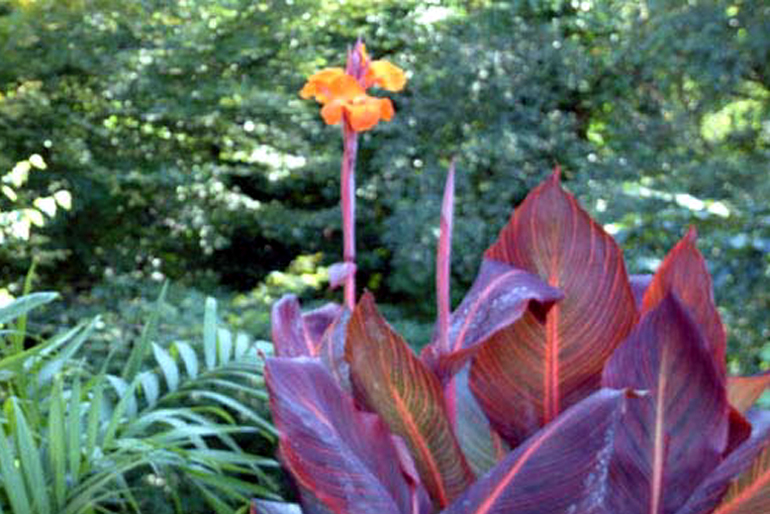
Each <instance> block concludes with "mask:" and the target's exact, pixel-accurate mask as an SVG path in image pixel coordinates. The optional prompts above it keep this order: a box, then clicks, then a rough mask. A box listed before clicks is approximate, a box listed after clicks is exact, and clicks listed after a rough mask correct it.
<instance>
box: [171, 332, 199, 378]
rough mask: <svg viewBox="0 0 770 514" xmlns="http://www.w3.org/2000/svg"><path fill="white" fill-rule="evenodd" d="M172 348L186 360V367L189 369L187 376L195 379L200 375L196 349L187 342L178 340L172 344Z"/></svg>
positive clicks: (183, 360)
mask: <svg viewBox="0 0 770 514" xmlns="http://www.w3.org/2000/svg"><path fill="white" fill-rule="evenodd" d="M172 349H173V350H174V351H176V352H177V353H178V354H179V356H180V357H181V358H182V362H184V367H185V369H186V370H187V376H188V377H190V378H192V379H195V378H197V377H198V356H197V355H196V354H195V350H193V349H192V346H190V345H189V344H187V343H184V342H181V341H180V342H176V343H174V345H173V346H172Z"/></svg>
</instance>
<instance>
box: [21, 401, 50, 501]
mask: <svg viewBox="0 0 770 514" xmlns="http://www.w3.org/2000/svg"><path fill="white" fill-rule="evenodd" d="M13 412H14V418H15V422H16V430H15V435H16V440H17V441H18V444H19V461H20V463H21V470H22V472H23V475H24V478H25V480H26V483H27V487H28V489H29V491H30V493H31V496H32V503H33V505H34V507H36V508H37V512H39V513H40V514H50V512H51V503H50V501H49V498H48V489H47V487H46V477H45V474H44V473H43V464H42V463H41V461H40V452H39V450H38V448H37V446H36V445H35V440H34V437H33V435H32V432H31V431H30V429H29V425H28V424H27V420H26V418H25V417H24V412H23V411H22V410H21V407H20V406H19V402H18V400H13Z"/></svg>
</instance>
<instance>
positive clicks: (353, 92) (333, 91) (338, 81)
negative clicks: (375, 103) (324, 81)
mask: <svg viewBox="0 0 770 514" xmlns="http://www.w3.org/2000/svg"><path fill="white" fill-rule="evenodd" d="M329 95H330V96H331V98H333V99H339V100H342V101H346V102H349V101H353V100H354V99H356V98H358V97H361V96H366V91H364V88H363V87H361V84H359V83H358V81H357V80H356V79H355V78H354V77H351V76H350V75H348V74H342V75H339V76H338V77H336V78H335V79H334V80H333V81H332V82H331V83H330V84H329Z"/></svg>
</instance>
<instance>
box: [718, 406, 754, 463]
mask: <svg viewBox="0 0 770 514" xmlns="http://www.w3.org/2000/svg"><path fill="white" fill-rule="evenodd" d="M728 398H729V393H728ZM727 422H728V432H727V448H725V453H724V455H729V454H731V453H732V452H733V451H734V450H735V449H736V448H738V447H739V446H740V445H741V444H743V443H744V442H745V441H746V439H748V438H749V437H751V423H749V420H748V419H746V417H745V416H744V415H743V414H741V412H740V411H739V410H737V409H736V408H735V407H733V406H732V405H731V406H730V415H729V418H728V421H727Z"/></svg>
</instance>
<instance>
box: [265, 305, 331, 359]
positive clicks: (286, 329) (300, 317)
mask: <svg viewBox="0 0 770 514" xmlns="http://www.w3.org/2000/svg"><path fill="white" fill-rule="evenodd" d="M341 311H342V307H341V306H339V305H337V304H334V303H329V304H326V305H324V306H323V307H321V308H319V309H316V310H313V311H310V312H308V313H307V314H302V308H301V307H300V305H299V300H297V297H296V296H294V295H291V294H287V295H285V296H283V297H282V298H281V299H280V300H278V301H277V302H275V303H274V304H273V309H272V312H271V316H270V319H271V329H272V338H273V346H274V347H275V354H276V355H277V356H278V357H301V356H316V355H318V351H319V346H320V344H321V338H322V337H323V334H324V332H325V331H326V329H327V328H328V327H329V325H330V324H331V323H332V321H333V320H334V319H336V318H337V317H338V316H339V315H340V313H341Z"/></svg>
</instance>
